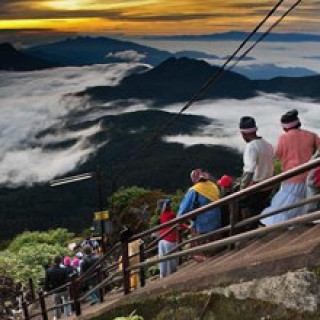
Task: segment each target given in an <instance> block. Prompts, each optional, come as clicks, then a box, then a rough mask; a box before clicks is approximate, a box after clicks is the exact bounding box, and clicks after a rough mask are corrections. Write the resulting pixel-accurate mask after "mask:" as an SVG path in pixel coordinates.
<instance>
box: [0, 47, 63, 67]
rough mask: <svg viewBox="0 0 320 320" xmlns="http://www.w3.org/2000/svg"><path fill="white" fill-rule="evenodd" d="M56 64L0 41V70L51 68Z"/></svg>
mask: <svg viewBox="0 0 320 320" xmlns="http://www.w3.org/2000/svg"><path fill="white" fill-rule="evenodd" d="M53 66H57V64H53V63H50V62H49V61H46V60H45V59H43V58H41V57H39V58H37V57H34V56H32V55H29V54H26V53H23V52H20V51H18V50H17V49H15V48H14V47H13V46H12V45H11V44H10V43H7V42H5V43H0V70H7V71H33V70H41V69H47V68H51V67H53Z"/></svg>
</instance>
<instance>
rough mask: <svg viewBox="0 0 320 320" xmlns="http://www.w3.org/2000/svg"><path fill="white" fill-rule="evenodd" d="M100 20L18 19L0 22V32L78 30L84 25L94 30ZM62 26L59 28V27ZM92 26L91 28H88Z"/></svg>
mask: <svg viewBox="0 0 320 320" xmlns="http://www.w3.org/2000/svg"><path fill="white" fill-rule="evenodd" d="M99 22H100V19H98V18H96V19H92V18H90V19H89V18H68V19H45V20H44V19H43V20H41V19H20V20H2V21H1V20H0V30H1V29H3V30H5V29H17V30H18V29H56V30H70V29H73V30H75V29H80V28H82V26H83V25H84V24H85V25H87V26H88V29H94V28H95V26H96V24H97V23H99ZM62 25H63V26H64V27H63V28H61V26H62ZM90 26H92V28H90Z"/></svg>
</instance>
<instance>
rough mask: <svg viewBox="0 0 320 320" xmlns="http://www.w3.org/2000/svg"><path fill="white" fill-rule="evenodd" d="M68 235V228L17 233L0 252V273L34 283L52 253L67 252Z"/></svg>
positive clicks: (51, 257)
mask: <svg viewBox="0 0 320 320" xmlns="http://www.w3.org/2000/svg"><path fill="white" fill-rule="evenodd" d="M71 237H72V234H71V233H70V232H68V230H67V229H61V228H59V229H56V230H50V231H48V232H29V231H27V232H24V233H22V234H21V235H18V236H17V237H16V238H15V239H14V240H13V241H12V242H11V244H10V245H9V247H8V249H7V250H5V251H2V252H0V274H1V275H6V276H8V277H10V278H12V279H13V280H14V282H16V283H17V282H21V283H27V282H28V279H29V278H32V279H33V280H34V283H35V284H36V285H37V284H38V283H39V282H40V280H41V279H42V278H43V277H44V273H45V268H47V267H48V266H50V264H51V261H52V259H53V257H54V256H56V255H60V256H64V255H67V254H70V252H69V250H68V249H67V247H66V244H67V242H68V240H70V239H71Z"/></svg>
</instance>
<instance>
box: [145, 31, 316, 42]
mask: <svg viewBox="0 0 320 320" xmlns="http://www.w3.org/2000/svg"><path fill="white" fill-rule="evenodd" d="M248 35H249V33H248V32H241V31H230V32H222V33H212V34H202V35H176V36H144V37H143V38H144V39H148V40H173V41H190V40H191V41H192V40H193V41H243V40H244V39H246V37H247V36H248ZM261 35H262V33H261V32H257V33H256V34H255V35H254V36H253V37H252V40H255V39H257V38H259V37H260V36H261ZM263 41H270V42H309V41H312V42H319V41H320V35H319V34H309V33H308V34H307V33H270V34H268V35H267V36H266V37H265V39H264V40H263Z"/></svg>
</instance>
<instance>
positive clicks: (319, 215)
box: [128, 211, 320, 271]
mask: <svg viewBox="0 0 320 320" xmlns="http://www.w3.org/2000/svg"><path fill="white" fill-rule="evenodd" d="M319 219H320V211H316V212H313V213H309V214H306V215H303V216H300V217H297V218H293V219H290V220H287V221H283V222H279V223H278V224H275V225H272V226H268V227H263V228H259V229H256V230H251V231H247V232H244V233H241V234H237V235H234V236H231V237H228V238H225V239H221V240H217V241H214V242H212V243H207V244H204V245H201V246H197V247H195V248H191V249H187V250H184V251H180V252H177V253H173V254H170V255H166V256H162V257H160V258H158V259H155V260H152V261H146V262H141V263H136V264H134V265H132V266H129V267H128V270H130V271H132V270H137V269H140V268H143V267H148V266H151V265H154V264H156V263H159V262H163V261H167V260H170V259H174V258H179V257H183V256H187V255H190V254H194V253H198V252H204V251H210V250H212V249H217V248H221V247H224V246H227V245H229V244H233V243H236V242H238V241H241V240H247V239H252V238H254V237H256V236H259V235H264V234H266V233H268V232H271V231H275V230H282V229H287V228H288V227H291V226H294V225H298V224H302V223H305V222H310V221H314V220H319Z"/></svg>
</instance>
